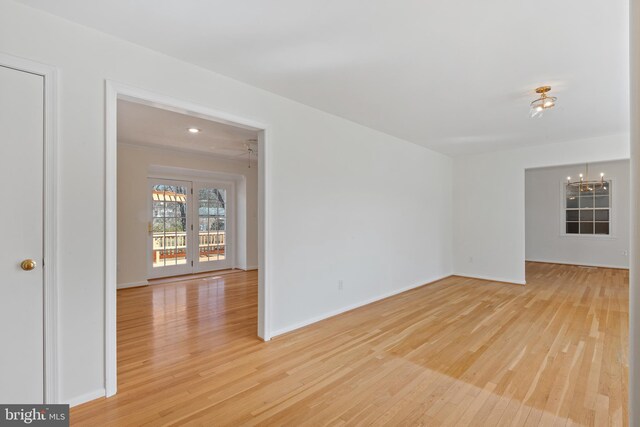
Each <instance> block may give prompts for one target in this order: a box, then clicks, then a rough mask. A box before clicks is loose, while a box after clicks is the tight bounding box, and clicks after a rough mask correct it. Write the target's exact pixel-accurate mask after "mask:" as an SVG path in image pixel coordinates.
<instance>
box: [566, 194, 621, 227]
mask: <svg viewBox="0 0 640 427" xmlns="http://www.w3.org/2000/svg"><path fill="white" fill-rule="evenodd" d="M564 188H565V212H564V214H565V216H564V222H565V233H566V234H571V235H573V234H584V235H609V234H610V233H611V181H604V185H589V186H585V187H583V188H582V189H581V188H580V187H579V186H576V185H569V184H565V186H564Z"/></svg>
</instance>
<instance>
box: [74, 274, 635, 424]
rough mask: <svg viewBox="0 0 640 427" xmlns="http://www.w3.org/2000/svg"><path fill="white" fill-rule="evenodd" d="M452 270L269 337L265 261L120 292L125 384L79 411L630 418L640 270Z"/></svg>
mask: <svg viewBox="0 0 640 427" xmlns="http://www.w3.org/2000/svg"><path fill="white" fill-rule="evenodd" d="M527 280H528V285H527V286H526V287H523V286H518V285H512V284H506V283H496V282H488V281H483V280H476V279H468V278H461V277H450V278H447V279H444V280H441V281H439V282H436V283H433V284H430V285H428V286H424V287H421V288H418V289H415V290H412V291H409V292H405V293H403V294H400V295H397V296H394V297H391V298H388V299H386V300H383V301H379V302H376V303H374V304H370V305H368V306H366V307H363V308H360V309H357V310H353V311H351V312H348V313H345V314H342V315H339V316H336V317H334V318H331V319H328V320H325V321H323V322H320V323H317V324H314V325H311V326H309V327H306V328H304V329H301V330H298V331H295V332H292V333H289V334H287V335H284V336H281V337H277V338H275V339H274V340H273V341H271V342H269V343H264V342H261V341H260V340H258V338H257V337H256V335H255V333H256V310H257V308H256V307H257V305H256V304H257V273H256V272H248V273H244V272H241V273H237V274H236V273H234V274H227V275H224V276H219V277H218V278H209V279H196V280H193V281H184V282H179V283H171V284H167V285H156V286H154V287H146V288H135V289H123V290H121V291H118V346H119V347H118V367H119V371H118V381H119V392H118V394H117V395H116V396H114V397H112V398H109V399H100V400H96V401H93V402H90V403H88V404H85V405H82V406H78V407H76V408H73V409H72V411H71V421H72V424H74V425H94V426H95V425H100V426H102V425H152V426H159V425H208V426H214V425H215V426H218V425H275V426H280V425H288V426H302V425H328V424H330V425H428V426H439V425H447V426H448V425H460V426H467V425H474V426H484V425H486V426H499V425H514V426H520V425H522V426H536V425H545V426H546V425H593V426H604V425H627V369H628V360H627V347H628V328H627V325H628V306H629V302H628V272H627V271H626V270H612V269H602V268H598V269H585V268H580V267H574V266H561V265H552V264H538V263H530V264H528V265H527Z"/></svg>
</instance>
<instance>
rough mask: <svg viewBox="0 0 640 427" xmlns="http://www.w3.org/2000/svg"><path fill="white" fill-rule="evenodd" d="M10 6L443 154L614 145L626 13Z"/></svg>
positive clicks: (261, 5) (551, 6)
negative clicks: (540, 111) (533, 109)
mask: <svg viewBox="0 0 640 427" xmlns="http://www.w3.org/2000/svg"><path fill="white" fill-rule="evenodd" d="M20 1H21V2H22V3H25V4H28V5H32V6H34V7H38V8H41V9H44V10H47V11H49V12H51V13H54V14H56V15H60V16H62V17H65V18H67V19H69V20H72V21H76V22H79V23H81V24H84V25H87V26H90V27H94V28H97V29H99V30H102V31H104V32H107V33H111V34H113V35H115V36H118V37H121V38H123V39H126V40H129V41H132V42H134V43H138V44H140V45H143V46H147V47H149V48H152V49H155V50H158V51H161V52H164V53H166V54H169V55H171V56H174V57H178V58H181V59H183V60H186V61H189V62H192V63H195V64H198V65H200V66H203V67H206V68H209V69H211V70H214V71H216V72H219V73H222V74H225V75H228V76H231V77H234V78H236V79H238V80H242V81H245V82H247V83H250V84H252V85H255V86H258V87H261V88H264V89H267V90H270V91H272V92H275V93H278V94H281V95H284V96H286V97H289V98H292V99H295V100H298V101H300V102H303V103H305V104H308V105H311V106H314V107H317V108H320V109H322V110H325V111H328V112H331V113H334V114H336V115H339V116H342V117H345V118H348V119H350V120H353V121H355V122H358V123H362V124H364V125H367V126H370V127H372V128H375V129H379V130H381V131H383V132H386V133H389V134H392V135H395V136H398V137H400V138H403V139H406V140H408V141H412V142H415V143H417V144H422V145H425V146H428V147H431V148H434V149H436V150H439V151H442V152H445V153H449V154H459V153H469V152H479V151H489V150H494V149H500V148H507V147H519V146H526V145H533V144H543V143H549V142H557V141H565V140H571V139H578V138H587V137H593V136H601V135H607V134H620V133H627V132H628V92H629V90H628V20H629V18H628V0H606V1H602V0H562V1H558V0H537V1H518V0H486V1H478V0H428V1H425V0H402V1H389V0H325V1H318V0H245V1H222V0H210V1H207V2H203V1H199V0H181V1H179V2H177V1H169V0H136V1H130V0H110V1H102V2H97V1H86V0H56V1H51V0H20ZM542 84H550V85H552V86H553V89H554V90H553V92H552V93H553V94H555V95H557V96H558V98H559V103H558V107H557V108H556V109H555V111H551V112H550V114H547V115H546V116H545V117H543V118H542V119H530V118H529V117H528V106H529V103H530V102H531V101H532V100H533V99H534V98H533V96H534V93H533V89H534V88H535V87H536V86H540V85H542Z"/></svg>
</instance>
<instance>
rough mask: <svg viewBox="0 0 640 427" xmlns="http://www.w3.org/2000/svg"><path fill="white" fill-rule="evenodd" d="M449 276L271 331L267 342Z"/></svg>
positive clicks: (394, 291) (406, 287)
mask: <svg viewBox="0 0 640 427" xmlns="http://www.w3.org/2000/svg"><path fill="white" fill-rule="evenodd" d="M450 276H451V275H450V274H447V275H444V276H442V277H436V278H433V279H430V280H427V281H425V282H420V283H417V284H413V285H410V286H405V287H404V288H400V289H394V290H392V291H390V292H386V293H384V294H382V295H378V296H375V297H373V298H368V299H366V300H364V301H360V302H357V303H355V304H350V305H348V306H345V307H342V308H339V309H337V310H333V311H330V312H328V313H324V314H321V315H319V316H315V317H312V318H310V319H307V320H303V321H302V322H298V323H296V324H293V325H291V326H287V327H285V328H280V329H278V330H276V331H273V332H272V333H271V334H270V335H269V338H268V340H270V339H272V338H274V337H277V336H278V335H283V334H286V333H288V332H291V331H295V330H296V329H300V328H304V327H305V326H309V325H311V324H313V323H317V322H320V321H321V320H325V319H328V318H330V317H334V316H337V315H339V314H342V313H346V312H347V311H351V310H355V309H356V308H360V307H363V306H365V305H368V304H371V303H374V302H377V301H380V300H383V299H386V298H389V297H392V296H394V295H398V294H401V293H403V292H407V291H410V290H413V289H416V288H420V287H422V286H427V285H430V284H432V283H435V282H438V281H440V280H442V279H446V278H447V277H450ZM268 340H267V341H268Z"/></svg>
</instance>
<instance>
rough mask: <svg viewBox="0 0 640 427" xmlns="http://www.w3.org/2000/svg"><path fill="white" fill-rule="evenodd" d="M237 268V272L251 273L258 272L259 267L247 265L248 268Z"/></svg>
mask: <svg viewBox="0 0 640 427" xmlns="http://www.w3.org/2000/svg"><path fill="white" fill-rule="evenodd" d="M237 268H238V270H244V271H253V270H258V268H259V267H258V266H257V265H248V266H246V267H243V268H240V267H237Z"/></svg>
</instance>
